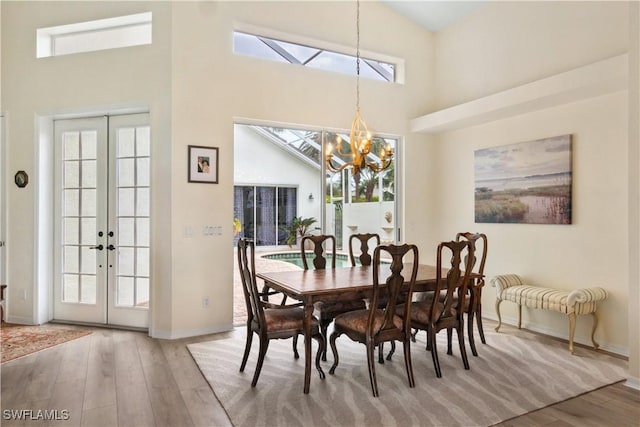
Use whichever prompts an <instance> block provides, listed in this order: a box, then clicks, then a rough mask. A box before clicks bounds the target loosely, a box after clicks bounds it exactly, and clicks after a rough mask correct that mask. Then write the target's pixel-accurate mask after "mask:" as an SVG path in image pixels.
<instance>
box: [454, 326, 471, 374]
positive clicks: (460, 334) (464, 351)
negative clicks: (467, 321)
mask: <svg viewBox="0 0 640 427" xmlns="http://www.w3.org/2000/svg"><path fill="white" fill-rule="evenodd" d="M456 332H457V333H458V344H460V354H461V355H462V364H463V365H464V369H469V359H467V349H466V347H465V345H464V319H460V321H459V322H458V327H457V328H456Z"/></svg>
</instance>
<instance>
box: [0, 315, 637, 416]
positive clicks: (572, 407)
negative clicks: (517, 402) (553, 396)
mask: <svg viewBox="0 0 640 427" xmlns="http://www.w3.org/2000/svg"><path fill="white" fill-rule="evenodd" d="M61 327H62V326H61ZM64 327H67V326H64ZM224 337H225V334H217V335H208V336H201V337H196V338H189V339H182V340H173V341H167V340H157V339H152V338H149V337H148V336H146V335H145V334H143V333H139V332H131V331H121V330H111V329H99V328H96V329H94V332H93V333H92V334H91V335H89V336H87V337H84V338H80V339H77V340H74V341H71V342H68V343H66V344H62V345H59V346H57V347H54V348H51V349H48V350H44V351H41V352H39V353H36V354H33V355H30V356H26V357H23V358H21V359H18V360H15V361H11V362H8V363H5V364H3V365H2V366H1V368H0V380H1V383H2V389H1V390H2V391H1V396H0V397H1V405H0V406H1V409H2V412H1V416H2V419H1V420H0V424H1V425H3V426H16V425H27V426H30V425H61V426H133V427H142V426H180V427H182V426H230V425H231V423H230V421H229V419H228V418H227V415H226V413H225V411H224V409H223V408H222V407H221V406H220V404H219V403H218V401H217V399H216V397H215V395H214V394H213V392H212V391H211V389H210V388H209V385H208V384H207V382H206V381H205V379H204V377H203V376H202V375H201V374H200V371H199V370H198V367H197V366H196V364H195V363H194V361H193V359H192V358H191V355H190V354H189V352H188V350H187V348H186V344H189V343H193V342H200V341H209V340H213V339H219V338H224ZM254 350H256V348H254ZM237 368H238V367H237V366H230V367H229V369H237ZM251 368H252V367H251ZM301 392H302V390H301ZM22 409H24V410H31V411H32V414H33V417H36V415H37V414H38V412H37V411H38V410H58V413H57V415H58V416H59V418H64V417H65V414H68V416H69V419H68V420H58V421H48V422H46V421H28V422H26V421H24V420H23V421H18V420H10V419H8V418H10V417H9V416H8V415H9V414H10V412H7V411H8V410H9V411H10V410H14V411H16V410H22ZM63 410H64V411H67V412H63ZM639 425H640V391H638V390H634V389H631V388H628V387H625V386H624V385H622V383H618V384H614V385H611V386H608V387H605V388H602V389H599V390H596V391H593V392H591V393H587V394H584V395H582V396H579V397H577V398H574V399H571V400H568V401H565V402H561V403H558V404H556V405H553V406H550V407H547V408H544V409H541V410H539V411H536V412H532V413H529V414H526V415H524V416H521V417H518V418H515V419H512V420H509V421H506V422H503V423H501V424H499V426H502V427H506V426H523V427H524V426H581V427H582V426H616V427H617V426H639Z"/></svg>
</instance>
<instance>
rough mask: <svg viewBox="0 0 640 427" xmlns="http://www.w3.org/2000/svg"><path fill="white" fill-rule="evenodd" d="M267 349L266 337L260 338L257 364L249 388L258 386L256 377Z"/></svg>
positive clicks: (267, 341) (258, 374)
mask: <svg viewBox="0 0 640 427" xmlns="http://www.w3.org/2000/svg"><path fill="white" fill-rule="evenodd" d="M268 348H269V340H268V339H267V338H266V337H264V338H263V337H260V353H259V354H258V363H257V364H256V373H255V374H253V381H251V387H255V386H256V384H258V377H260V371H261V370H262V363H263V362H264V356H265V355H266V354H267V349H268Z"/></svg>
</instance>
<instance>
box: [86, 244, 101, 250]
mask: <svg viewBox="0 0 640 427" xmlns="http://www.w3.org/2000/svg"><path fill="white" fill-rule="evenodd" d="M89 249H97V250H99V251H101V250H103V249H104V246H102V245H98V246H91V247H90V248H89Z"/></svg>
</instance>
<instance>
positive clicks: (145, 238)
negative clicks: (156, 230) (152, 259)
mask: <svg viewBox="0 0 640 427" xmlns="http://www.w3.org/2000/svg"><path fill="white" fill-rule="evenodd" d="M136 224H137V226H136V241H137V243H138V246H149V218H137V219H136Z"/></svg>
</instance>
